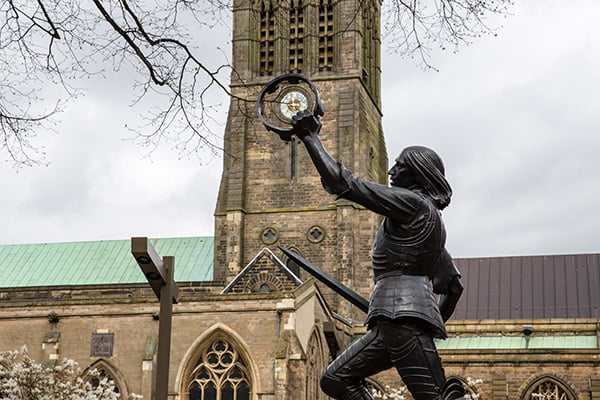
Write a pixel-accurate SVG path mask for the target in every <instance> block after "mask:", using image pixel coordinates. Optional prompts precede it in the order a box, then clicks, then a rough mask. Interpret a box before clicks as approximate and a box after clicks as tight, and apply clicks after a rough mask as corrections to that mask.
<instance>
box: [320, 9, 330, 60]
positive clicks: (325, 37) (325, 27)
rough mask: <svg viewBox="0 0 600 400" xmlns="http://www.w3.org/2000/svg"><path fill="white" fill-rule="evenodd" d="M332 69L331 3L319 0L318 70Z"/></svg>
mask: <svg viewBox="0 0 600 400" xmlns="http://www.w3.org/2000/svg"><path fill="white" fill-rule="evenodd" d="M332 69H333V4H332V0H319V71H331V70H332Z"/></svg>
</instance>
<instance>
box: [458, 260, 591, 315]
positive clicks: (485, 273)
mask: <svg viewBox="0 0 600 400" xmlns="http://www.w3.org/2000/svg"><path fill="white" fill-rule="evenodd" d="M454 262H455V263H456V265H457V266H458V269H459V270H460V272H461V273H462V283H463V286H464V287H465V291H464V292H463V295H462V297H461V299H460V301H459V302H458V305H457V307H456V311H455V313H454V315H453V319H459V320H464V319H528V318H534V319H538V318H600V290H598V288H599V287H600V254H573V255H554V256H550V255H549V256H523V257H491V258H463V259H460V258H459V259H454Z"/></svg>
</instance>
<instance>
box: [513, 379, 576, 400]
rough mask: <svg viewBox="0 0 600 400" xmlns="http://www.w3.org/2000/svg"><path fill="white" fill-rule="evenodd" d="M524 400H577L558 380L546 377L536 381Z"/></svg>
mask: <svg viewBox="0 0 600 400" xmlns="http://www.w3.org/2000/svg"><path fill="white" fill-rule="evenodd" d="M523 400H576V398H575V395H574V394H573V392H572V391H571V390H570V389H569V388H568V387H567V386H566V385H564V384H562V383H561V382H559V381H558V380H557V379H554V378H552V377H544V378H541V379H538V380H537V381H535V382H534V383H533V384H532V385H531V386H530V387H529V389H528V390H527V391H526V394H525V396H524V397H523Z"/></svg>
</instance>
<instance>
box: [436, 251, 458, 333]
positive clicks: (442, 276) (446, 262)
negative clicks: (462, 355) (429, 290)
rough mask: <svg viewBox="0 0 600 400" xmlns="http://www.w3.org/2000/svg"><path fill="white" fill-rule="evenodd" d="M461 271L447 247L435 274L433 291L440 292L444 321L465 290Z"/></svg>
mask: <svg viewBox="0 0 600 400" xmlns="http://www.w3.org/2000/svg"><path fill="white" fill-rule="evenodd" d="M460 277H461V275H460V272H459V271H458V269H457V268H456V265H454V262H453V261H452V256H451V255H450V253H448V251H447V250H446V249H444V250H443V251H442V254H441V255H440V259H439V260H438V262H437V265H436V268H435V271H434V274H433V279H432V281H433V291H434V292H435V293H438V294H440V301H439V304H438V306H439V308H440V314H441V315H442V319H443V320H444V322H446V321H448V320H449V319H450V317H451V316H452V313H454V309H455V308H456V305H457V304H458V300H459V299H460V296H461V295H462V292H463V289H464V288H463V285H462V284H461V283H460Z"/></svg>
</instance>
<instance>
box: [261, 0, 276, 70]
mask: <svg viewBox="0 0 600 400" xmlns="http://www.w3.org/2000/svg"><path fill="white" fill-rule="evenodd" d="M259 46H260V53H259V63H260V65H259V73H260V75H261V76H265V75H272V74H273V68H274V66H275V11H274V9H273V5H272V4H271V2H270V1H268V0H263V1H261V2H260V38H259Z"/></svg>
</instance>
